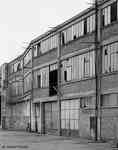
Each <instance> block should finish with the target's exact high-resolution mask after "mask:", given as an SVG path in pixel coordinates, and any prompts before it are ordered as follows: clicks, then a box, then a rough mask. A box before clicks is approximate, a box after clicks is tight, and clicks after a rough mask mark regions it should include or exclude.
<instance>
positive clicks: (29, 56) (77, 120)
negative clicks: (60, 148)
mask: <svg viewBox="0 0 118 150" xmlns="http://www.w3.org/2000/svg"><path fill="white" fill-rule="evenodd" d="M97 8H98V10H97V18H96V13H95V8H94V6H92V7H90V8H88V9H87V10H85V11H83V12H82V13H80V14H78V15H76V16H74V17H73V18H71V19H69V20H67V21H66V22H64V23H62V24H60V25H58V26H57V27H55V28H53V29H52V30H50V31H48V32H46V33H44V34H43V35H40V36H39V37H37V38H36V39H34V40H32V41H31V42H30V44H29V46H28V47H27V49H26V50H25V52H24V53H23V54H22V55H21V56H19V57H18V58H16V59H15V60H12V61H11V62H9V63H8V78H7V81H8V88H7V92H6V94H7V109H8V110H7V113H6V127H7V128H11V129H17V130H31V131H36V132H40V133H46V134H48V133H51V134H58V135H66V136H80V137H87V138H95V137H96V136H97V138H106V139H110V138H114V137H116V136H118V126H117V124H118V1H117V0H115V1H114V0H105V1H101V2H100V3H98V7H97ZM96 20H97V22H98V24H97V26H96ZM96 27H97V30H96ZM95 31H97V32H95ZM96 36H97V37H96ZM96 48H97V49H96ZM8 118H9V119H8ZM96 118H97V121H96ZM8 120H9V121H8Z"/></svg>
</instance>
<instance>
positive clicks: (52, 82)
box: [49, 64, 58, 96]
mask: <svg viewBox="0 0 118 150" xmlns="http://www.w3.org/2000/svg"><path fill="white" fill-rule="evenodd" d="M57 87H58V73H57V64H54V65H51V66H50V72H49V96H54V95H56V94H57V90H58V89H57Z"/></svg>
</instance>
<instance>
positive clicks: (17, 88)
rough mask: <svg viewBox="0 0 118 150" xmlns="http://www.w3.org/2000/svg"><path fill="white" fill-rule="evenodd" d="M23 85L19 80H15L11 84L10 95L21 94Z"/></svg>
mask: <svg viewBox="0 0 118 150" xmlns="http://www.w3.org/2000/svg"><path fill="white" fill-rule="evenodd" d="M22 89H23V85H22V82H21V81H16V82H13V83H12V84H11V96H20V95H22Z"/></svg>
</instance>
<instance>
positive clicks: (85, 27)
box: [84, 19, 87, 35]
mask: <svg viewBox="0 0 118 150" xmlns="http://www.w3.org/2000/svg"><path fill="white" fill-rule="evenodd" d="M85 34H87V19H85V20H84V35H85Z"/></svg>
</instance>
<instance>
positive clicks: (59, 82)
mask: <svg viewBox="0 0 118 150" xmlns="http://www.w3.org/2000/svg"><path fill="white" fill-rule="evenodd" d="M57 50H58V58H57V59H58V62H57V64H58V87H57V100H58V135H61V91H60V87H61V60H60V58H61V33H60V32H59V33H58V49H57Z"/></svg>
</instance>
